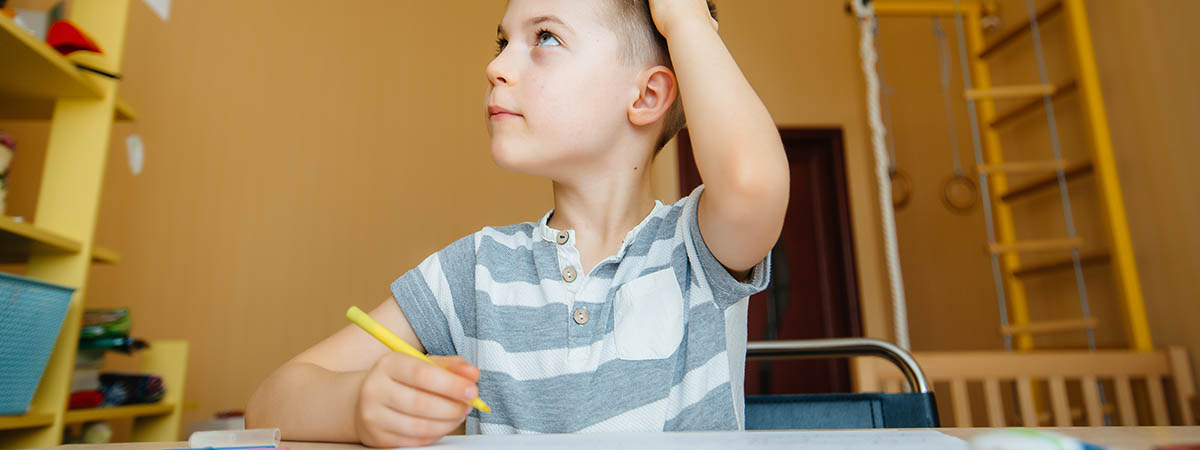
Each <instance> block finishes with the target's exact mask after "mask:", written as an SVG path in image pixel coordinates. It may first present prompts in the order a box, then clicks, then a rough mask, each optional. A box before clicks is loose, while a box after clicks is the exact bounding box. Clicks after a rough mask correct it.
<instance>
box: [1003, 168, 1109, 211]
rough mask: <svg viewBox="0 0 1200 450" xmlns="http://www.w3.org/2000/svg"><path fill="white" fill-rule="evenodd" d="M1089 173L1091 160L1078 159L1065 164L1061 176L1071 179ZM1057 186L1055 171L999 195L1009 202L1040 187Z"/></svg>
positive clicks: (1038, 189)
mask: <svg viewBox="0 0 1200 450" xmlns="http://www.w3.org/2000/svg"><path fill="white" fill-rule="evenodd" d="M1090 173H1092V162H1091V161H1079V162H1076V163H1072V164H1069V165H1067V167H1065V168H1064V169H1063V176H1064V177H1066V178H1067V181H1071V180H1072V179H1074V178H1076V177H1079V176H1083V175H1087V174H1090ZM1057 186H1058V173H1057V171H1056V172H1055V173H1051V174H1048V175H1043V176H1040V177H1037V178H1035V179H1033V180H1031V181H1029V182H1027V183H1023V184H1020V185H1017V186H1013V187H1011V188H1009V189H1008V191H1006V192H1005V193H1004V194H1002V195H1000V200H1003V201H1006V202H1011V201H1013V200H1016V199H1018V198H1021V197H1024V196H1026V195H1029V194H1033V193H1035V192H1038V191H1040V190H1042V189H1046V188H1051V187H1057Z"/></svg>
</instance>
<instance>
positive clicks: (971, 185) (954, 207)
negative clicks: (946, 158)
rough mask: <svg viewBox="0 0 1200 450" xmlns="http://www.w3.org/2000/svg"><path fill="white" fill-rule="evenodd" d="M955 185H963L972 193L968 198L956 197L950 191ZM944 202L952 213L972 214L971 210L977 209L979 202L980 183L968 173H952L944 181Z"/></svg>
mask: <svg viewBox="0 0 1200 450" xmlns="http://www.w3.org/2000/svg"><path fill="white" fill-rule="evenodd" d="M955 186H962V187H963V188H965V189H966V190H967V192H969V193H970V195H968V196H966V200H963V199H955V198H954V197H952V196H951V194H950V191H951V190H952V189H954V188H955ZM942 204H944V205H946V209H949V210H950V212H952V213H955V214H970V212H971V210H973V209H975V205H977V204H979V185H978V184H977V183H975V180H974V179H973V178H971V177H968V176H966V175H962V174H954V175H950V177H949V178H946V181H943V182H942Z"/></svg>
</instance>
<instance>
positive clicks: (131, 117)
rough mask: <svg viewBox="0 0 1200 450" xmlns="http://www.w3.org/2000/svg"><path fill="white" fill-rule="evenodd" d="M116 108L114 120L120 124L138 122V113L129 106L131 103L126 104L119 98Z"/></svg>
mask: <svg viewBox="0 0 1200 450" xmlns="http://www.w3.org/2000/svg"><path fill="white" fill-rule="evenodd" d="M114 108H115V109H116V114H114V116H115V117H114V118H115V119H116V120H117V121H118V122H133V121H135V120H137V112H135V111H134V110H133V107H132V106H129V103H125V100H122V99H121V97H117V104H116V105H115V106H114Z"/></svg>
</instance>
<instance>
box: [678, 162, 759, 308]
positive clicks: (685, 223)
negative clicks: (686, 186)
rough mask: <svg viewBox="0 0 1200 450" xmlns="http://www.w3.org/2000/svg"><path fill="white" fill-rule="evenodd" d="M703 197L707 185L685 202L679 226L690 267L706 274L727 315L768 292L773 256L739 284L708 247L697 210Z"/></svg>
mask: <svg viewBox="0 0 1200 450" xmlns="http://www.w3.org/2000/svg"><path fill="white" fill-rule="evenodd" d="M703 194H704V185H700V186H699V187H697V188H696V190H694V191H692V193H691V195H688V197H687V198H685V199H683V200H682V202H683V211H682V212H681V217H680V220H679V226H680V227H683V228H685V229H682V230H680V232H681V234H682V235H683V241H684V245H685V246H687V249H688V260H689V261H688V263H689V264H690V265H691V266H692V267H693V269H694V270H696V271H699V272H701V273H703V280H705V281H707V283H708V285H709V287H710V288H711V289H712V292H713V301H715V302H716V303H717V306H718V307H720V308H721V310H722V311H724V310H725V308H727V307H729V306H730V305H732V304H734V303H736V302H737V301H738V300H741V299H743V298H745V297H749V296H751V295H754V294H757V293H759V292H762V291H763V290H764V289H766V288H767V284H768V283H769V282H770V280H771V276H770V273H771V254H770V253H767V255H766V256H765V257H763V259H762V261H759V262H758V264H756V265H755V266H754V267H753V268H751V269H750V274H749V275H748V276H747V277H746V281H744V282H743V281H738V280H737V278H734V277H733V275H732V274H730V273H729V270H727V269H726V268H725V266H724V265H722V264H721V262H720V261H718V260H717V257H715V256H713V254H712V251H711V250H709V249H708V244H706V243H705V242H704V236H702V235H701V234H700V218H699V215H698V214H697V211H698V209H697V208H698V207H699V205H700V196H701V195H703Z"/></svg>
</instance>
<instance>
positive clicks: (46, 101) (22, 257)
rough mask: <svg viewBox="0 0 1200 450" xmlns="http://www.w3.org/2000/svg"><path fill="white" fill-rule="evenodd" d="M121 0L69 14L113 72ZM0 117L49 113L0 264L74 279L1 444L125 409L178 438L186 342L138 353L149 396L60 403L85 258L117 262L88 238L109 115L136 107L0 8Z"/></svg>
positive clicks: (120, 46) (144, 432) (142, 429)
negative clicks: (31, 202)
mask: <svg viewBox="0 0 1200 450" xmlns="http://www.w3.org/2000/svg"><path fill="white" fill-rule="evenodd" d="M129 7H130V0H75V1H74V2H72V4H71V8H70V12H69V18H70V19H71V20H72V21H74V22H75V23H76V24H78V25H79V26H80V27H82V28H83V29H84V30H87V31H88V33H89V34H91V35H92V37H93V38H94V39H95V40H96V41H97V43H98V44H99V45H100V47H101V48H103V49H104V51H105V54H104V55H103V61H102V63H103V67H106V68H108V69H111V70H114V71H119V68H120V66H121V56H122V52H123V50H124V47H125V45H124V44H125V26H126V20H127V17H128V13H129ZM0 61H3V64H2V67H0V120H3V119H22V120H50V121H51V127H50V135H49V139H48V141H47V146H46V156H45V163H44V165H43V172H42V184H41V188H40V189H39V191H38V201H37V211H36V212H35V214H34V217H33V220H32V221H29V222H24V221H17V220H14V219H12V218H10V217H3V216H0V263H18V264H25V265H26V271H25V275H26V276H29V277H32V278H36V279H39V280H43V281H47V282H51V283H56V284H61V285H65V286H71V287H74V288H76V289H77V290H76V291H75V295H74V297H72V299H71V303H70V305H69V306H68V308H67V313H66V317H65V319H64V320H63V325H62V328H61V331H60V332H59V335H58V340H57V341H56V342H55V347H54V351H53V352H52V353H51V355H50V360H49V362H48V363H47V365H46V371H45V373H44V374H43V375H42V379H41V383H40V384H39V385H38V389H37V392H36V393H35V394H34V397H33V402H32V404H31V405H30V409H29V412H28V413H26V414H25V415H21V416H0V448H41V447H51V446H55V445H59V444H60V443H61V440H62V434H63V428H64V426H65V425H67V424H73V423H82V422H88V421H94V420H110V419H121V418H133V419H134V421H133V423H134V429H133V433H132V438H133V439H134V440H139V441H173V440H176V439H178V436H179V425H180V420H181V417H182V404H183V390H184V374H185V372H186V366H187V354H188V345H187V342H184V341H155V342H151V345H150V348H148V349H146V350H144V351H142V352H139V354H138V356H137V359H138V363H139V367H140V370H142V371H145V372H148V373H154V374H157V375H160V376H162V377H163V381H164V383H165V384H166V386H167V393H166V395H165V398H163V399H162V401H160V402H158V403H154V404H149V405H134V406H124V407H116V408H96V409H84V410H71V411H68V410H67V409H66V405H67V399H68V396H69V392H68V390H69V389H70V383H71V374H72V372H73V371H74V366H75V353H76V352H75V350H76V348H77V345H78V341H79V328H80V323H81V319H82V315H83V310H84V298H85V297H86V294H87V285H88V275H89V272H90V269H91V266H92V264H96V263H108V264H116V263H118V262H120V260H121V256H120V254H119V253H117V252H116V251H115V250H112V249H109V248H105V247H102V246H99V245H96V243H95V242H94V237H95V230H96V220H97V216H98V215H99V208H100V189H101V186H102V184H103V178H104V162H105V159H106V157H107V155H106V154H107V152H108V143H109V138H110V137H111V132H112V125H113V121H114V120H134V119H135V118H136V117H137V114H136V113H135V112H134V110H133V108H132V107H130V105H129V104H128V103H126V102H124V101H121V100H118V99H117V97H116V91H117V86H118V81H116V80H113V79H109V78H106V77H102V76H99V75H95V74H91V73H88V72H83V71H80V70H78V69H76V68H75V66H74V64H72V63H71V62H70V61H68V60H67V59H66V58H63V57H62V56H60V55H59V54H58V53H57V52H55V51H54V49H52V48H50V46H48V45H46V44H45V43H43V42H40V41H38V40H37V39H36V38H35V37H33V36H32V35H30V34H29V33H27V32H25V30H23V29H21V28H20V27H19V26H17V25H16V24H15V23H14V22H13V21H12V20H11V19H9V18H7V17H4V16H0Z"/></svg>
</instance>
